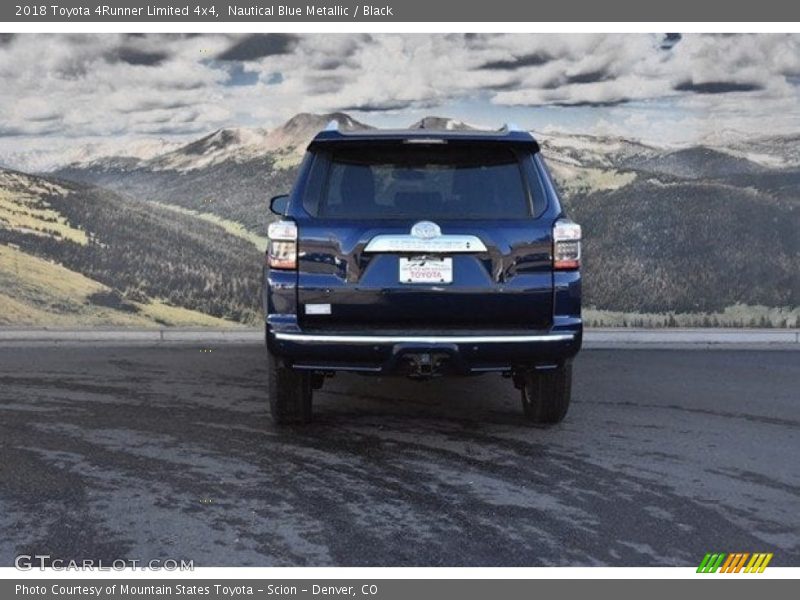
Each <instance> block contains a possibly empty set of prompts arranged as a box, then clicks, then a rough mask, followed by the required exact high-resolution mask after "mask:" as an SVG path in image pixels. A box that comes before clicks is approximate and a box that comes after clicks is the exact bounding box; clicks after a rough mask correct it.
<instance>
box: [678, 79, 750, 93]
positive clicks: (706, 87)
mask: <svg viewBox="0 0 800 600" xmlns="http://www.w3.org/2000/svg"><path fill="white" fill-rule="evenodd" d="M674 89H675V90H677V91H679V92H694V93H696V94H729V93H732V92H755V91H758V90H761V89H763V88H762V87H761V86H760V85H758V84H757V83H738V82H736V81H704V82H702V83H694V82H693V81H682V82H681V83H679V84H678V85H676V86H675V88H674Z"/></svg>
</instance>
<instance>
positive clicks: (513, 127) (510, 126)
mask: <svg viewBox="0 0 800 600" xmlns="http://www.w3.org/2000/svg"><path fill="white" fill-rule="evenodd" d="M322 131H339V121H337V120H336V119H331V120H330V121H328V124H327V125H325V129H323V130H322ZM497 131H499V132H500V133H512V132H524V131H525V130H524V129H523V128H522V127H520V126H519V125H517V124H516V123H513V122H510V123H503V126H502V127H501V128H500V129H498V130H497Z"/></svg>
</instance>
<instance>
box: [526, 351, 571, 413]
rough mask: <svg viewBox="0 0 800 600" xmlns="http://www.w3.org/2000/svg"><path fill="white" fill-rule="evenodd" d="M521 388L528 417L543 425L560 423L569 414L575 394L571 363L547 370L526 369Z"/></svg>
mask: <svg viewBox="0 0 800 600" xmlns="http://www.w3.org/2000/svg"><path fill="white" fill-rule="evenodd" d="M521 391H522V410H523V412H524V413H525V418H526V419H528V420H529V421H531V422H533V423H538V424H540V425H555V424H556V423H560V422H561V421H563V420H564V417H565V416H566V415H567V410H568V409H569V400H570V396H571V395H572V363H571V362H566V363H564V364H563V365H561V366H560V367H558V368H556V369H551V370H548V371H535V370H530V371H527V372H526V373H525V374H524V378H523V385H522V386H521Z"/></svg>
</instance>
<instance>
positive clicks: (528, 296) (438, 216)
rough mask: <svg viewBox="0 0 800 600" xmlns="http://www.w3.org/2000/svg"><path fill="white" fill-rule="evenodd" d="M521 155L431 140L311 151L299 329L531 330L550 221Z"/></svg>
mask: <svg viewBox="0 0 800 600" xmlns="http://www.w3.org/2000/svg"><path fill="white" fill-rule="evenodd" d="M545 205H546V195H545V192H544V186H543V185H542V182H541V178H540V177H539V175H538V171H537V169H536V165H535V164H534V161H533V158H532V155H531V150H530V149H529V148H526V147H524V146H515V145H513V144H509V143H489V142H483V141H480V142H475V141H469V142H454V141H452V140H450V141H447V142H445V141H442V140H425V139H422V140H419V139H415V140H413V141H412V142H409V141H404V142H401V141H392V142H387V141H376V142H359V143H343V144H336V145H335V144H328V145H325V147H323V148H318V149H315V150H314V157H313V163H312V166H311V171H310V176H309V179H308V183H307V186H306V190H305V194H304V209H305V210H304V211H303V212H304V213H306V214H303V215H299V216H297V217H296V221H297V226H298V231H299V235H298V288H297V289H298V318H299V320H300V323H301V325H302V326H303V327H304V328H307V329H335V330H342V329H351V328H352V329H359V330H363V331H364V332H368V331H369V330H377V329H380V330H387V329H397V330H400V331H406V332H408V331H421V330H425V331H430V330H443V329H476V330H489V329H491V330H500V329H506V328H508V329H520V328H529V329H543V328H546V327H548V326H549V325H550V324H551V320H552V313H553V310H552V303H553V277H552V259H551V244H552V223H551V222H549V220H548V219H544V218H542V219H540V218H538V216H539V215H540V214H542V212H543V211H544V208H545Z"/></svg>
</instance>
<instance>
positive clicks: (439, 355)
mask: <svg viewBox="0 0 800 600" xmlns="http://www.w3.org/2000/svg"><path fill="white" fill-rule="evenodd" d="M582 333H583V330H582V325H581V323H580V321H575V320H573V321H572V322H571V323H570V324H569V326H568V327H562V328H553V329H551V330H547V331H527V332H523V331H520V332H492V331H475V332H469V333H463V332H458V333H455V332H447V331H442V332H424V333H418V332H414V333H400V332H398V333H397V334H395V333H374V334H370V333H364V334H361V333H352V332H334V331H301V330H300V329H299V328H281V327H280V325H279V326H278V327H277V328H276V327H270V326H269V325H268V327H267V344H268V346H269V348H270V350H271V351H272V352H273V353H274V354H276V355H278V356H281V357H283V358H284V359H285V360H287V362H289V364H291V366H292V367H293V368H296V369H303V370H318V371H356V372H365V373H385V374H389V373H401V374H402V373H403V372H404V371H405V370H406V369H407V368H408V366H409V363H413V362H414V361H417V360H419V359H420V357H423V358H424V357H426V356H427V357H430V358H431V359H432V360H433V361H434V362H435V363H438V364H439V365H440V367H441V368H440V369H439V370H440V371H442V372H445V373H453V374H470V373H484V372H492V371H495V372H506V371H510V370H512V369H513V368H514V367H517V366H526V367H531V366H542V367H546V366H552V365H554V364H558V363H560V362H563V361H564V360H567V359H569V358H572V357H573V356H575V354H577V352H578V350H580V346H581V340H582Z"/></svg>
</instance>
